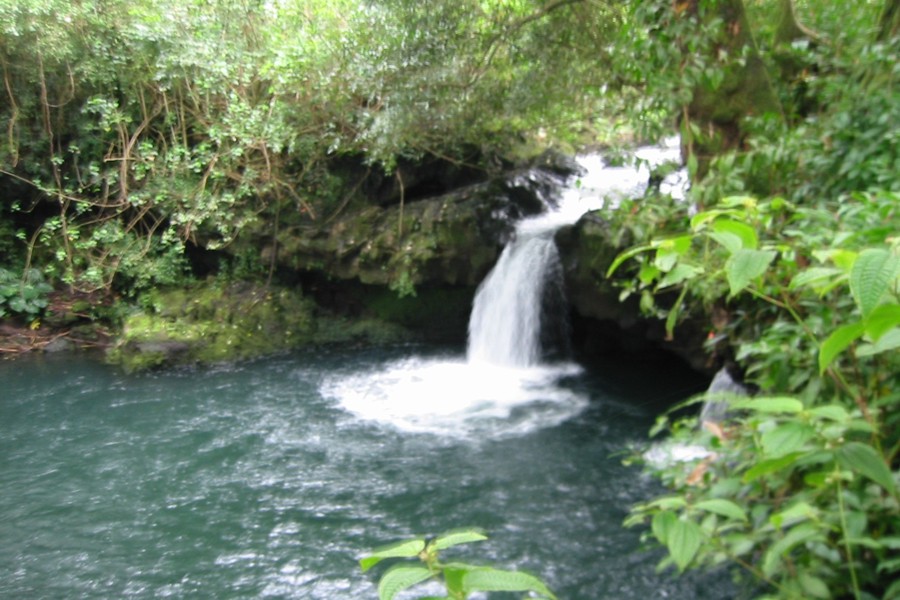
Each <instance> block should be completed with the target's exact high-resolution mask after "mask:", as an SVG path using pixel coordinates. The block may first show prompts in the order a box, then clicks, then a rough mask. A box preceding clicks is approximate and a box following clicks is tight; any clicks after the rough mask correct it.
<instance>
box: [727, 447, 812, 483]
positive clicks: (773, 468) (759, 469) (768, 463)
mask: <svg viewBox="0 0 900 600" xmlns="http://www.w3.org/2000/svg"><path fill="white" fill-rule="evenodd" d="M802 455H803V453H802V452H792V453H790V454H786V455H784V456H779V457H778V458H769V459H767V460H761V461H759V462H757V463H756V464H754V465H753V466H752V467H750V468H749V469H747V471H746V472H745V473H744V476H743V477H742V479H743V481H744V483H750V482H752V481H755V480H757V479H759V478H760V477H764V476H765V475H769V474H771V473H777V472H779V471H783V470H785V469H787V468H789V467H793V466H794V465H795V464H796V463H797V459H798V458H799V457H800V456H802Z"/></svg>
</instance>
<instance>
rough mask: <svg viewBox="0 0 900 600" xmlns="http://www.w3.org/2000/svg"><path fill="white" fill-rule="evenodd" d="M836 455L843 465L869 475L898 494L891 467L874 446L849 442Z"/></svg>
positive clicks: (866, 475)
mask: <svg viewBox="0 0 900 600" xmlns="http://www.w3.org/2000/svg"><path fill="white" fill-rule="evenodd" d="M836 456H837V460H838V462H839V463H840V465H841V466H842V467H844V468H847V469H850V470H852V471H855V472H857V473H859V474H860V475H863V476H864V477H868V478H869V479H871V480H872V481H874V482H875V483H877V484H878V485H880V486H881V487H883V488H884V489H886V490H887V491H889V492H890V493H892V494H895V495H896V494H897V484H896V482H895V481H894V476H893V474H892V473H891V470H890V468H888V466H887V463H886V462H885V461H884V459H883V458H882V457H881V455H879V454H878V452H876V450H875V448H873V447H872V446H869V445H867V444H863V443H860V442H847V443H846V444H844V445H843V446H841V447H840V448H839V449H838V451H837V452H836Z"/></svg>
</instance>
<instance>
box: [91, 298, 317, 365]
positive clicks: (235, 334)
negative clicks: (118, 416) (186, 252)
mask: <svg viewBox="0 0 900 600" xmlns="http://www.w3.org/2000/svg"><path fill="white" fill-rule="evenodd" d="M142 305H143V310H141V311H140V312H136V313H134V314H132V315H130V316H128V317H127V318H126V319H125V322H124V326H123V329H122V333H121V336H120V339H119V340H118V342H117V343H116V344H115V345H114V347H113V348H112V349H111V350H110V352H109V354H108V357H109V360H110V361H111V362H113V363H116V364H119V365H121V366H122V367H124V368H125V369H126V370H128V371H139V370H145V369H147V368H153V367H160V366H168V365H173V364H190V363H215V362H228V361H234V360H241V359H247V358H253V357H257V356H262V355H266V354H272V353H274V352H279V351H283V350H288V349H291V348H296V347H299V346H301V345H303V344H305V343H308V342H309V341H310V340H311V339H312V338H313V335H314V332H315V322H314V319H313V311H314V306H313V303H312V302H311V301H310V300H308V299H307V298H305V297H304V296H303V295H302V294H301V293H300V292H299V291H294V290H290V289H286V288H278V287H265V286H257V285H252V284H247V283H230V284H224V283H220V282H216V281H209V282H205V283H200V284H197V285H194V286H191V287H190V288H185V289H173V290H166V291H154V292H151V293H149V294H147V295H146V296H145V297H144V298H142Z"/></svg>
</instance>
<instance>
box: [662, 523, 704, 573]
mask: <svg viewBox="0 0 900 600" xmlns="http://www.w3.org/2000/svg"><path fill="white" fill-rule="evenodd" d="M702 543H703V531H702V530H701V529H700V526H699V525H697V524H696V523H694V522H693V521H682V520H681V519H676V520H675V522H674V523H671V525H670V528H669V531H668V535H667V541H666V547H667V548H668V549H669V554H670V555H671V556H672V559H673V560H674V561H675V564H676V565H678V570H679V571H684V570H685V569H686V568H687V566H688V565H689V564H690V563H691V561H692V560H694V557H695V556H696V555H697V551H698V550H700V545H701V544H702Z"/></svg>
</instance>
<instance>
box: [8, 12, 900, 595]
mask: <svg viewBox="0 0 900 600" xmlns="http://www.w3.org/2000/svg"><path fill="white" fill-rule="evenodd" d="M898 27H900V3H898V2H896V1H895V0H887V1H878V2H875V1H864V0H860V1H859V2H854V3H852V4H848V3H834V2H828V1H826V0H821V1H820V0H797V1H796V2H790V1H788V0H754V1H750V0H746V2H741V1H740V0H705V1H699V0H686V1H684V2H681V1H677V2H672V1H670V0H648V1H643V2H630V3H620V2H612V1H604V0H550V1H549V2H538V1H537V0H481V1H475V0H471V1H465V2H449V1H439V2H429V3H419V2H407V1H404V0H382V1H375V0H371V1H360V0H340V1H337V2H336V1H331V0H329V1H325V0H307V1H300V0H296V1H291V0H279V1H269V2H263V1H259V0H219V1H217V2H208V1H203V0H191V1H188V2H185V1H182V0H179V1H175V0H142V1H140V2H126V1H124V0H104V1H100V0H87V1H84V2H78V3H70V2H63V1H61V0H34V1H32V2H28V3H22V2H15V1H13V0H0V30H2V35H0V66H2V77H3V83H4V86H3V91H2V93H3V96H4V98H5V101H4V102H3V103H0V121H2V123H3V136H2V141H0V194H2V196H0V256H2V258H0V261H2V264H0V269H2V270H0V317H2V316H6V315H7V314H11V315H14V316H17V317H19V318H24V319H26V320H27V321H28V322H32V323H34V324H35V326H37V323H38V321H37V319H38V318H39V317H40V315H41V314H42V311H43V310H44V308H45V307H46V304H47V303H46V294H47V292H48V291H49V290H50V289H51V286H53V287H55V288H57V289H63V288H64V289H67V290H70V291H72V292H81V293H94V294H96V293H104V294H105V293H109V292H115V293H118V294H124V295H126V296H131V297H134V296H136V295H138V294H140V293H142V292H144V291H148V290H153V289H155V288H157V287H158V286H162V285H170V284H182V285H183V284H186V283H187V282H189V281H190V280H191V279H192V278H193V277H194V276H195V273H194V272H193V271H192V267H194V266H195V265H194V263H192V261H191V257H192V256H195V255H196V251H197V250H208V251H217V250H221V249H229V250H230V252H229V254H228V255H227V256H228V257H229V258H227V259H223V260H224V262H221V263H220V264H219V268H220V271H221V272H223V273H224V272H227V273H230V274H235V273H237V274H239V275H240V276H253V277H258V278H266V277H271V275H272V269H271V265H264V264H262V265H261V264H254V259H253V257H254V256H256V255H257V254H258V252H256V251H255V250H254V248H253V247H252V246H250V247H249V252H243V253H242V252H239V251H238V250H237V249H238V248H240V244H241V243H242V242H241V241H242V240H245V239H251V240H252V239H259V238H260V237H265V236H270V237H272V238H274V236H275V234H276V233H277V231H278V228H279V227H283V226H284V224H285V223H294V224H296V223H301V222H304V221H311V220H326V219H328V218H329V216H330V215H333V214H334V213H335V212H337V211H339V210H340V209H341V208H342V206H344V205H345V204H346V203H347V202H350V201H355V200H356V196H358V195H359V185H358V184H359V174H360V173H365V172H368V173H376V174H378V175H379V176H380V177H384V178H387V177H395V178H397V180H398V182H399V184H400V186H401V187H402V185H403V184H402V172H401V170H399V166H400V165H404V164H405V165H413V166H414V165H416V164H418V163H421V162H424V161H426V160H430V159H439V160H442V161H448V162H450V163H456V164H466V165H472V166H474V167H477V168H479V169H483V170H491V169H495V168H498V165H502V164H506V163H507V161H510V160H514V159H516V158H517V157H521V156H523V155H528V154H531V153H536V152H538V151H540V150H541V149H543V148H545V147H548V146H555V147H557V148H562V149H573V148H576V147H578V146H580V145H583V144H609V143H612V142H619V141H622V140H625V139H635V138H640V139H652V138H654V137H657V136H660V135H662V134H664V133H666V132H672V131H678V132H680V134H681V137H682V144H683V146H684V155H685V159H686V162H687V165H688V168H689V170H690V172H691V175H692V182H693V185H692V189H691V191H690V198H689V202H686V203H679V202H675V201H673V200H672V199H670V198H667V197H663V196H658V195H653V194H650V195H648V197H647V198H644V199H641V200H640V201H635V202H632V203H626V204H625V205H624V206H621V207H620V208H619V209H618V210H616V211H613V212H608V213H607V214H605V215H604V216H605V218H606V219H607V220H608V221H609V222H610V223H612V224H613V230H614V231H615V232H616V238H617V239H616V241H617V243H618V244H619V245H620V246H621V247H626V246H632V247H633V249H632V250H630V251H627V252H626V253H624V254H623V255H621V259H620V260H619V261H617V262H616V263H615V264H613V265H611V266H612V267H614V268H613V269H611V275H612V276H614V277H615V278H616V280H617V281H618V283H619V284H620V285H621V287H622V296H623V298H626V297H629V296H638V297H639V298H640V304H641V307H642V308H643V309H644V310H645V311H646V312H647V313H648V314H649V315H653V316H656V317H660V318H663V319H665V320H666V325H667V327H668V329H669V333H670V335H672V336H676V337H677V336H678V335H679V327H678V326H679V323H680V322H681V321H682V320H684V319H686V318H690V319H695V320H696V319H704V320H708V321H709V323H710V325H709V349H710V351H711V353H712V354H713V355H714V356H716V357H717V359H719V360H729V361H734V362H736V363H738V364H740V365H741V366H742V367H743V368H744V369H745V371H746V377H747V379H748V380H749V381H750V382H752V383H754V384H756V385H757V386H758V387H759V388H761V389H762V390H763V394H764V395H765V396H766V397H768V398H769V399H768V400H762V399H761V400H759V401H746V400H737V401H732V400H728V401H730V402H733V406H732V413H731V417H730V418H729V420H728V421H726V422H724V423H710V424H707V425H706V428H705V429H700V430H698V428H697V427H696V425H697V424H696V420H694V421H691V420H690V419H689V420H688V421H677V420H676V421H673V423H671V425H672V427H671V428H672V430H673V432H674V435H675V436H676V437H678V438H679V439H683V440H685V441H689V442H690V443H692V444H705V445H706V446H708V448H709V450H710V454H709V456H708V457H707V459H704V460H703V461H700V462H698V463H697V464H693V465H689V466H687V467H685V466H683V465H675V466H670V467H667V468H664V469H662V471H661V473H660V475H661V476H662V478H663V480H664V481H665V482H666V483H667V484H668V485H669V486H671V488H672V495H670V496H667V497H665V498H660V499H657V500H654V501H650V502H648V503H647V504H645V505H643V506H641V507H638V508H637V509H636V510H635V513H634V518H633V519H632V521H633V522H635V523H637V522H649V523H650V524H651V527H652V535H653V536H654V537H655V538H656V539H657V540H658V541H659V542H660V543H662V544H663V545H665V546H666V547H667V548H668V549H669V551H670V556H671V562H672V563H673V564H674V565H675V566H676V567H677V568H678V569H679V570H684V569H686V568H690V567H694V566H705V565H710V564H720V563H722V562H728V561H731V562H736V563H738V564H740V565H742V566H744V567H745V568H746V569H747V571H748V572H750V573H752V574H753V575H755V576H757V577H758V578H759V581H760V585H761V590H762V591H761V593H763V594H772V595H777V596H780V597H815V598H829V597H836V598H841V597H856V598H870V597H875V598H898V597H900V584H898V583H896V580H898V572H900V562H898V560H897V558H896V556H897V550H898V548H900V496H898V489H897V488H898V483H897V481H898V480H897V478H898V468H900V457H898V454H900V431H898V411H897V407H898V404H900V392H898V391H897V386H896V383H897V382H896V374H897V373H898V372H900V364H898V363H900V360H898V353H897V348H898V347H900V236H898V233H900V217H898V211H900V181H898V174H900V149H898V146H900V144H898V142H900V139H898V136H900V132H898V129H897V123H900V94H898V92H897V89H896V86H897V77H898V70H897V56H898V55H900V33H898ZM248 257H249V258H248ZM666 423H668V421H667V422H666ZM713 457H715V458H713Z"/></svg>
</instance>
